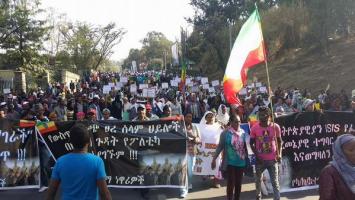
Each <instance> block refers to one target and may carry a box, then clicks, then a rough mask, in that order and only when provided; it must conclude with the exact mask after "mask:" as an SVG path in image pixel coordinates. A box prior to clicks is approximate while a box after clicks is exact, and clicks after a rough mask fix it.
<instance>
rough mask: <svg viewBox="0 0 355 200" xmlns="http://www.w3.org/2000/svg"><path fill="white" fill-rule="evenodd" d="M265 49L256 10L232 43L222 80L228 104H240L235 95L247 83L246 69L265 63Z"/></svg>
mask: <svg viewBox="0 0 355 200" xmlns="http://www.w3.org/2000/svg"><path fill="white" fill-rule="evenodd" d="M265 59H266V58H265V47H264V40H263V34H262V32H261V25H260V16H259V12H258V9H255V11H254V12H253V13H252V14H251V15H250V17H249V18H248V20H247V21H246V22H245V23H244V24H243V26H242V28H241V29H240V32H239V34H238V37H237V39H236V40H235V42H234V46H233V48H232V51H231V54H230V56H229V60H228V63H227V67H226V72H225V74H224V78H223V87H224V95H225V97H226V100H227V102H228V103H230V104H240V101H239V99H238V98H237V97H236V93H238V92H239V90H240V89H242V88H243V86H244V85H245V84H246V82H247V72H248V69H249V68H251V67H253V66H254V65H256V64H258V63H260V62H263V61H265Z"/></svg>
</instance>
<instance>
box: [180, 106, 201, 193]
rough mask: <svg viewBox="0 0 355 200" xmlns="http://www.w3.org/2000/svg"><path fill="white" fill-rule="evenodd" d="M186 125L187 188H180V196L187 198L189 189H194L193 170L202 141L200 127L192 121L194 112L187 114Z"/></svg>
mask: <svg viewBox="0 0 355 200" xmlns="http://www.w3.org/2000/svg"><path fill="white" fill-rule="evenodd" d="M185 127H186V135H187V139H188V141H187V176H188V181H187V183H188V184H187V188H183V189H181V190H180V197H182V198H185V197H186V195H187V193H188V190H190V189H192V174H193V173H192V171H193V168H194V165H195V161H196V153H197V146H196V145H197V144H200V143H201V134H200V130H199V129H198V127H197V126H196V125H195V124H193V123H192V114H191V113H187V114H185Z"/></svg>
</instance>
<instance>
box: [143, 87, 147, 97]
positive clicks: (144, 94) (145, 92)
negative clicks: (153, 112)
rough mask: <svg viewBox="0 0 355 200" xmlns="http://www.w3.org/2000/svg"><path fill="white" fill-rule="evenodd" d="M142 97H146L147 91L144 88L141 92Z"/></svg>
mask: <svg viewBox="0 0 355 200" xmlns="http://www.w3.org/2000/svg"><path fill="white" fill-rule="evenodd" d="M142 96H143V97H148V89H147V88H144V89H143V91H142Z"/></svg>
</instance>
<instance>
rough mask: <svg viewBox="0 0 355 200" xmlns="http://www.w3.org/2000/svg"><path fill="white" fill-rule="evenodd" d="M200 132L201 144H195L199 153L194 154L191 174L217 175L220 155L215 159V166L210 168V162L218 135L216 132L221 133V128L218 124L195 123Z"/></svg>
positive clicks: (217, 141)
mask: <svg viewBox="0 0 355 200" xmlns="http://www.w3.org/2000/svg"><path fill="white" fill-rule="evenodd" d="M196 125H197V126H198V127H199V129H200V133H201V138H203V141H202V144H201V145H197V148H198V151H199V152H201V154H199V155H196V160H198V161H199V162H196V164H195V167H194V171H193V174H195V175H213V176H217V175H218V172H219V165H220V163H221V162H220V160H221V157H220V156H219V157H218V158H217V161H216V168H215V169H214V170H212V169H211V162H212V159H213V154H214V152H216V149H217V146H218V143H219V135H218V134H216V133H221V132H222V129H221V128H220V127H219V126H205V125H201V126H200V125H199V124H196Z"/></svg>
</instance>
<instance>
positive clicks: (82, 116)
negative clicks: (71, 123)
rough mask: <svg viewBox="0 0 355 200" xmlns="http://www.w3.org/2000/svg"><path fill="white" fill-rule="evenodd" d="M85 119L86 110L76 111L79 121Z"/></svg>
mask: <svg viewBox="0 0 355 200" xmlns="http://www.w3.org/2000/svg"><path fill="white" fill-rule="evenodd" d="M84 119H85V113H84V112H78V113H76V120H77V121H84Z"/></svg>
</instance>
